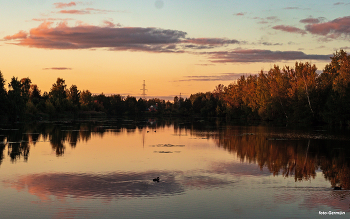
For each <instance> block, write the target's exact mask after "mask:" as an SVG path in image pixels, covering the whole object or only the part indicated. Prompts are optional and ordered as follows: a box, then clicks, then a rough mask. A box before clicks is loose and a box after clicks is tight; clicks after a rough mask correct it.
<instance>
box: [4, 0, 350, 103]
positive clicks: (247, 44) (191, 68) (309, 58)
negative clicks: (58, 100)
mask: <svg viewBox="0 0 350 219" xmlns="http://www.w3.org/2000/svg"><path fill="white" fill-rule="evenodd" d="M0 3H1V10H0V11H1V13H0V19H1V20H2V22H1V25H0V26H1V28H0V39H1V40H0V51H1V52H0V71H1V72H2V73H3V75H4V77H5V79H6V81H7V82H9V81H10V79H11V77H13V76H15V77H18V78H19V79H20V78H24V77H29V78H30V79H31V80H32V82H33V84H37V85H38V87H39V89H41V90H42V92H44V91H49V90H50V88H51V86H52V84H53V83H55V81H56V79H57V77H61V78H63V79H65V80H66V84H67V86H68V87H70V86H71V85H72V84H75V85H77V87H78V89H79V90H86V89H89V90H90V91H91V92H92V93H102V92H103V93H105V94H111V93H115V94H122V95H133V96H140V94H141V93H142V91H141V90H140V89H141V88H142V83H143V80H146V88H147V89H148V91H147V94H148V97H153V96H158V97H161V98H165V99H166V98H170V99H172V98H173V97H174V96H175V95H179V94H180V93H181V94H182V95H183V96H189V95H190V94H193V93H197V92H206V91H212V90H213V89H214V88H215V86H216V85H218V84H224V85H228V84H230V83H232V82H233V81H234V80H235V79H236V78H237V77H239V76H240V75H242V74H246V75H248V74H255V73H258V72H260V71H261V70H264V71H266V70H269V69H270V68H271V67H273V65H274V64H277V65H279V66H281V67H283V66H284V65H289V66H293V65H294V63H295V62H296V61H302V62H311V63H313V64H316V66H317V67H318V69H319V70H322V69H323V68H324V66H325V64H327V63H329V62H330V59H329V57H330V56H331V55H332V54H333V53H335V51H337V50H339V49H344V50H345V51H347V50H348V49H349V48H350V46H349V36H350V14H349V9H350V3H349V2H348V1H339V0H336V1H320V0H318V1H314V0H312V1H299V0H297V1H272V0H270V1H258V0H247V1H243V2H242V1H235V0H234V1H233V0H231V1H230V0H217V1H209V0H200V1H199V0H191V1H188V0H186V1H185V0H184V1H182V0H177V1H170V0H149V1H148V0H142V1H141V0H128V1H126V0H123V1H115V0H114V1H112V0H101V1H51V0H33V1H20V0H12V1H7V0H0Z"/></svg>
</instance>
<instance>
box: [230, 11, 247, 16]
mask: <svg viewBox="0 0 350 219" xmlns="http://www.w3.org/2000/svg"><path fill="white" fill-rule="evenodd" d="M245 14H246V13H243V12H239V13H236V14H233V15H236V16H244V15H245Z"/></svg>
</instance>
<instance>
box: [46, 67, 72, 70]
mask: <svg viewBox="0 0 350 219" xmlns="http://www.w3.org/2000/svg"><path fill="white" fill-rule="evenodd" d="M43 70H72V68H66V67H52V68H43Z"/></svg>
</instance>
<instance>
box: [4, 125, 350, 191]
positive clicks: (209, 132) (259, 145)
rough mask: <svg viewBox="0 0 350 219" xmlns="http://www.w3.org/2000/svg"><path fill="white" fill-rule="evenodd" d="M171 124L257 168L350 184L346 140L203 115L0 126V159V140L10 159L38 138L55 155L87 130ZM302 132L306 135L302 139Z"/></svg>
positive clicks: (130, 130) (97, 131)
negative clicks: (197, 117) (14, 127)
mask: <svg viewBox="0 0 350 219" xmlns="http://www.w3.org/2000/svg"><path fill="white" fill-rule="evenodd" d="M172 126H173V127H174V133H175V134H182V132H184V133H191V134H192V135H195V136H199V137H202V138H211V139H213V140H214V141H215V142H216V144H217V145H218V146H219V147H223V148H225V149H227V150H228V151H229V152H233V153H235V154H237V156H238V157H239V158H240V159H241V160H242V161H244V162H249V163H257V164H258V165H259V167H260V168H261V169H262V168H263V167H266V168H268V169H269V171H270V172H271V173H272V174H273V175H278V174H282V175H283V176H285V177H292V176H293V177H294V178H295V180H296V181H298V180H309V179H311V178H314V177H315V176H316V171H317V170H318V169H320V170H322V172H323V174H324V176H325V178H326V179H327V180H329V181H330V182H331V184H332V186H337V185H342V187H343V188H348V189H350V162H349V161H348V157H349V154H350V151H349V149H346V146H347V143H348V141H340V140H330V139H322V140H320V139H316V138H315V136H311V135H309V134H308V133H301V132H299V133H297V134H296V133H290V132H289V131H288V130H284V131H283V130H278V131H277V132H278V134H276V129H273V128H269V127H264V126H258V127H238V126H233V127H230V126H218V124H216V123H206V122H203V121H199V122H196V123H189V122H183V121H181V120H178V121H170V120H163V121H156V122H152V123H150V122H146V121H143V122H135V121H127V122H125V123H123V122H115V121H103V122H95V123H59V124H53V123H49V124H44V123H40V124H36V125H33V124H31V125H27V126H25V127H22V128H20V129H17V130H1V132H0V140H1V141H0V142H3V143H2V144H0V164H1V162H2V160H3V159H4V150H5V147H6V146H7V147H8V155H9V157H10V158H11V160H12V161H15V160H16V159H20V158H22V157H23V159H24V160H27V159H28V156H29V151H30V145H31V144H32V145H34V146H35V143H36V142H37V141H38V140H43V141H50V144H51V146H52V149H53V150H54V151H55V152H56V155H57V156H62V155H63V154H64V151H65V148H66V146H65V145H66V144H69V145H70V146H71V147H76V145H77V143H78V142H80V141H82V142H87V141H89V140H90V139H91V137H92V135H97V136H101V137H103V135H104V134H105V133H106V132H108V133H112V134H113V135H119V134H121V133H124V132H125V131H126V132H127V133H129V134H132V133H135V132H136V131H137V130H139V132H140V131H142V130H143V129H163V128H166V127H172ZM271 133H272V134H271ZM281 133H282V134H281ZM300 133H301V134H300ZM276 136H277V137H276ZM286 136H287V137H286ZM296 136H299V137H298V138H296ZM300 136H301V137H300ZM308 136H309V137H310V136H311V138H312V139H311V140H310V139H308ZM316 137H317V136H316ZM6 142H8V143H6Z"/></svg>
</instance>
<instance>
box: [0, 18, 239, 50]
mask: <svg viewBox="0 0 350 219" xmlns="http://www.w3.org/2000/svg"><path fill="white" fill-rule="evenodd" d="M104 24H105V25H104V26H93V25H87V24H77V25H76V26H73V27H70V26H68V25H67V22H61V23H59V24H58V25H57V26H53V22H49V21H46V22H43V23H42V24H40V25H39V26H38V27H36V28H32V29H31V30H30V31H29V35H26V37H24V35H23V34H22V35H23V36H22V35H21V36H22V37H18V36H17V35H19V34H16V35H14V36H8V37H7V38H5V40H16V41H17V42H15V43H14V44H16V45H20V46H29V47H35V48H45V49H93V48H108V49H109V50H113V51H124V50H129V51H145V52H180V53H182V52H184V49H208V48H214V47H220V46H224V45H227V44H235V43H239V41H237V40H230V39H226V38H186V34H187V33H186V32H183V31H178V30H166V29H160V28H153V27H148V28H142V27H121V25H120V24H114V23H113V22H111V21H104Z"/></svg>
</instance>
